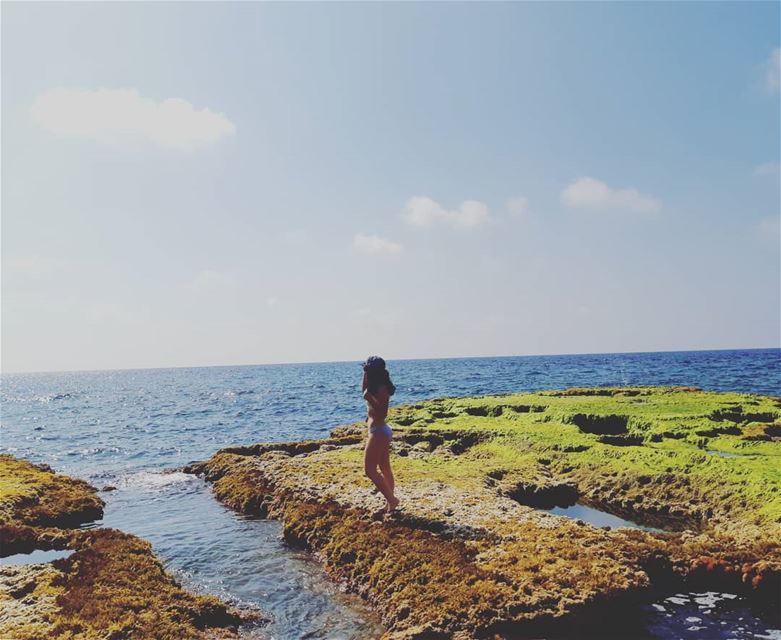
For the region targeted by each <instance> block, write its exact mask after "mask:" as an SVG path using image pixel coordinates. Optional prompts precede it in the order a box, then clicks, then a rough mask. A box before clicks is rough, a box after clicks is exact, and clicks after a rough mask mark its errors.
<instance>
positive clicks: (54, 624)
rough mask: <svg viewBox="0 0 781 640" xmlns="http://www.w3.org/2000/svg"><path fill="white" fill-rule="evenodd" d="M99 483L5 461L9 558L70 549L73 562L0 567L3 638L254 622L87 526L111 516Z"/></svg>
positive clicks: (138, 548)
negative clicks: (194, 591)
mask: <svg viewBox="0 0 781 640" xmlns="http://www.w3.org/2000/svg"><path fill="white" fill-rule="evenodd" d="M103 507H104V503H103V501H102V500H101V499H100V498H99V497H98V495H97V491H96V489H95V488H94V487H91V486H90V485H89V484H87V483H86V482H84V481H82V480H77V479H74V478H70V477H68V476H64V475H61V474H57V473H54V472H53V471H52V470H51V469H50V468H49V467H48V466H46V465H35V464H32V463H30V462H27V461H25V460H19V459H16V458H14V457H12V456H10V455H0V556H2V557H8V556H12V555H14V554H17V553H29V552H31V551H33V550H51V549H67V550H70V551H72V553H70V555H69V556H68V557H66V558H62V559H58V560H54V561H53V562H47V563H42V564H20V565H2V566H0V637H2V638H4V639H5V638H7V639H9V640H33V639H40V638H52V639H54V638H62V639H66V638H67V639H80V640H91V639H93V638H94V639H101V640H121V639H124V638H150V639H155V638H159V639H161V640H162V639H169V638H188V639H192V640H206V639H210V640H216V639H217V638H236V637H238V633H237V627H238V625H239V624H241V623H242V622H243V621H246V620H247V619H249V618H252V617H253V616H252V615H248V614H245V613H242V612H239V611H237V610H235V609H233V608H231V607H229V606H227V605H225V604H224V603H222V602H221V601H220V600H218V599H217V598H214V597H211V596H201V595H195V594H192V593H190V592H188V591H186V590H184V589H182V588H181V587H180V586H179V584H178V583H177V582H176V581H175V580H174V579H173V578H172V577H171V576H170V575H169V574H168V573H167V572H166V571H165V569H164V568H163V565H162V564H161V563H160V561H159V560H158V559H157V558H156V557H155V555H154V553H153V551H152V547H151V545H150V544H149V543H147V542H146V541H144V540H142V539H141V538H138V537H136V536H132V535H128V534H126V533H123V532H121V531H117V530H115V529H107V528H94V529H79V528H78V527H79V526H80V525H83V524H86V523H90V522H93V521H95V520H97V519H99V518H101V517H102V515H103Z"/></svg>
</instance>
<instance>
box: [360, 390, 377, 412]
mask: <svg viewBox="0 0 781 640" xmlns="http://www.w3.org/2000/svg"><path fill="white" fill-rule="evenodd" d="M363 399H364V400H366V402H368V403H369V405H370V406H371V408H372V409H377V408H378V407H379V405H380V401H379V400H378V399H377V398H376V396H374V395H373V394H372V393H370V392H369V390H368V389H364V390H363Z"/></svg>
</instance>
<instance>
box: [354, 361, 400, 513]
mask: <svg viewBox="0 0 781 640" xmlns="http://www.w3.org/2000/svg"><path fill="white" fill-rule="evenodd" d="M362 389H363V397H364V399H365V400H366V404H367V405H368V410H369V416H368V418H367V420H366V423H367V424H368V425H369V439H368V440H367V441H366V451H365V452H364V458H363V468H364V471H365V472H366V475H367V476H368V477H369V479H370V480H371V481H372V482H373V483H374V486H376V487H377V489H379V491H380V493H382V495H383V496H385V500H386V501H387V505H386V507H385V512H386V513H390V512H391V511H393V510H394V509H395V508H396V507H397V506H399V499H398V498H397V497H396V496H395V495H394V493H393V492H394V482H393V471H392V470H391V466H390V443H391V438H392V437H393V432H392V431H391V428H390V427H389V426H388V425H387V424H385V418H387V417H388V402H389V401H390V397H391V396H392V395H393V394H394V393H395V392H396V387H395V386H393V383H392V382H391V379H390V374H389V373H388V370H387V369H386V368H385V360H383V359H382V358H380V357H379V356H371V357H369V358H367V359H366V362H364V363H363V384H362Z"/></svg>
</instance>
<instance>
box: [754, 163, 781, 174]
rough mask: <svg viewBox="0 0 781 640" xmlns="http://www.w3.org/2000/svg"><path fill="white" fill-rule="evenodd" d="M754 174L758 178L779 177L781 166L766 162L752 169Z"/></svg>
mask: <svg viewBox="0 0 781 640" xmlns="http://www.w3.org/2000/svg"><path fill="white" fill-rule="evenodd" d="M754 173H755V174H756V175H758V176H775V177H778V176H781V164H779V163H777V162H766V163H764V164H761V165H759V166H758V167H757V168H756V169H754Z"/></svg>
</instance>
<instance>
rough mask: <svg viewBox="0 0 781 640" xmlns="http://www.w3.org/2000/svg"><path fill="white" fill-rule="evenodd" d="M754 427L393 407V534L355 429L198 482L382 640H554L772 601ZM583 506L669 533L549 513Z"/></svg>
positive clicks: (577, 399)
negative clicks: (683, 601)
mask: <svg viewBox="0 0 781 640" xmlns="http://www.w3.org/2000/svg"><path fill="white" fill-rule="evenodd" d="M738 405H740V406H744V405H745V406H751V414H752V415H750V416H748V418H746V420H745V421H739V422H736V421H735V420H734V418H735V417H736V416H737V415H738V413H740V412H737V410H736V409H735V407H736V406H738ZM512 407H515V408H517V407H529V408H530V409H529V410H517V409H512V410H511V409H509V408H512ZM532 408H533V409H532ZM720 410H725V411H727V410H728V412H729V413H728V414H727V413H724V414H723V415H721V414H718V413H717V412H718V411H720ZM719 415H721V417H723V422H724V424H723V425H721V424H715V416H719ZM740 415H741V416H745V415H746V413H745V412H744V413H740ZM756 415H761V416H762V417H763V418H768V417H769V418H771V419H772V422H770V423H763V429H764V428H766V427H767V426H768V424H771V425H776V424H781V411H780V410H779V408H778V404H777V400H776V399H773V398H768V397H763V396H757V395H748V394H732V393H709V392H704V391H701V390H698V389H694V388H654V387H641V388H631V389H608V388H600V389H570V390H566V391H553V392H540V393H536V394H517V395H512V396H503V397H482V398H462V399H438V400H432V401H430V402H423V403H419V404H417V405H414V406H411V407H399V408H397V409H395V410H393V412H392V414H391V416H390V418H389V419H390V421H391V423H393V424H394V427H395V442H394V453H393V457H392V463H393V466H394V470H395V473H396V486H397V495H398V496H399V497H400V498H401V500H402V508H401V509H400V510H399V511H398V512H397V513H395V514H392V515H390V516H387V517H385V518H384V519H377V518H376V517H374V516H372V514H373V513H375V511H376V510H377V509H378V507H380V506H381V504H382V500H381V497H380V496H379V495H378V494H377V493H376V492H374V491H373V490H372V487H371V485H370V484H369V482H368V480H366V479H365V478H364V476H363V464H362V441H361V437H362V435H363V430H364V427H362V426H361V425H351V426H346V427H340V428H338V429H336V430H335V431H334V433H333V437H332V438H330V439H325V440H317V441H306V442H299V443H285V444H274V445H263V444H261V445H250V446H246V447H232V448H230V449H226V450H223V451H221V452H218V453H217V454H215V455H214V456H213V457H212V458H211V459H210V460H208V461H206V462H203V463H198V464H195V465H191V466H190V467H189V468H188V469H187V471H189V472H191V473H199V474H203V476H204V477H205V478H206V479H207V480H209V481H210V482H212V483H213V489H214V494H215V496H216V497H217V499H219V500H220V501H222V502H223V503H225V504H226V505H227V506H229V507H230V508H232V509H235V510H237V511H240V512H243V513H249V514H254V515H258V516H263V517H272V518H278V519H280V520H281V521H282V523H283V527H284V535H285V538H286V540H287V541H288V543H289V544H291V545H295V546H300V547H304V548H306V549H309V550H311V551H313V552H315V553H316V554H317V556H318V557H319V559H320V560H321V561H322V562H323V564H324V566H325V569H326V570H327V571H328V572H329V573H331V574H332V575H333V576H334V578H336V579H337V580H340V581H341V582H343V583H344V584H345V585H346V586H347V587H348V588H350V589H352V590H353V591H355V592H357V593H359V594H361V595H362V596H363V597H365V598H366V599H367V600H369V601H370V602H371V603H373V605H374V606H375V607H376V609H377V610H378V611H379V612H380V614H381V615H382V617H383V622H384V623H385V625H386V626H387V629H388V631H387V637H388V638H473V637H478V638H479V637H486V638H487V637H500V638H501V637H504V638H519V637H534V636H535V635H537V636H538V635H540V634H554V635H555V634H559V633H567V632H568V631H573V630H576V629H578V628H579V625H589V624H590V623H592V622H593V621H598V620H600V617H601V616H604V615H605V611H606V610H608V609H609V610H611V611H613V612H615V611H616V610H620V609H616V607H617V605H620V604H622V603H636V602H641V601H643V600H644V599H645V598H646V597H647V595H648V593H649V592H651V591H654V592H655V593H658V592H659V590H665V589H668V590H670V593H673V592H674V590H675V589H681V588H684V587H685V588H687V589H689V588H690V589H695V588H701V589H709V590H721V591H732V592H739V593H741V594H745V595H746V596H747V597H749V598H751V599H752V600H756V601H758V602H772V601H777V598H778V596H779V593H781V592H780V591H779V588H780V583H779V578H780V576H781V546H780V545H779V540H780V539H781V536H779V534H781V501H780V499H779V494H781V472H780V471H779V465H778V464H777V460H778V457H777V456H779V455H781V445H779V443H778V442H776V441H774V440H761V441H760V440H747V439H746V438H745V437H744V436H745V435H746V434H745V431H747V430H748V431H750V430H751V429H752V428H753V426H752V425H753V423H752V422H751V421H750V418H755V417H756ZM576 416H587V417H588V418H585V419H584V418H582V417H576ZM617 416H619V417H620V419H619V420H617V419H616V417H617ZM600 418H601V419H600ZM578 423H580V424H578ZM584 425H585V428H584ZM718 426H724V427H725V429H724V430H721V431H717V432H715V433H714V435H713V436H705V435H702V434H701V433H698V430H700V431H702V430H708V429H713V428H714V427H718ZM736 426H737V428H738V429H739V431H740V433H734V429H730V427H732V428H734V427H736ZM606 436H609V437H622V438H631V439H632V440H631V441H632V445H631V446H616V445H615V444H613V443H612V442H611V441H605V440H604V439H605V438H606ZM705 449H707V450H720V451H724V452H731V451H732V452H740V453H742V454H748V453H750V454H751V455H741V456H734V457H721V456H712V455H708V454H706V453H705ZM575 500H577V501H579V502H581V503H583V504H588V505H590V506H593V507H595V508H599V509H601V510H603V511H606V512H609V513H613V514H615V515H620V516H622V517H625V518H626V519H628V520H632V521H635V522H639V523H644V524H645V523H649V524H650V526H655V527H658V528H662V529H665V530H667V532H666V533H661V532H647V531H641V530H638V529H628V528H613V529H603V528H599V527H594V526H591V525H589V524H587V523H585V522H583V521H576V520H572V519H570V518H566V517H560V516H556V515H551V514H549V513H546V512H545V511H542V510H541V509H540V508H535V507H537V506H544V505H547V506H550V505H551V504H558V503H562V505H567V504H572V503H573V502H574V501H575ZM583 628H586V627H583Z"/></svg>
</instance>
